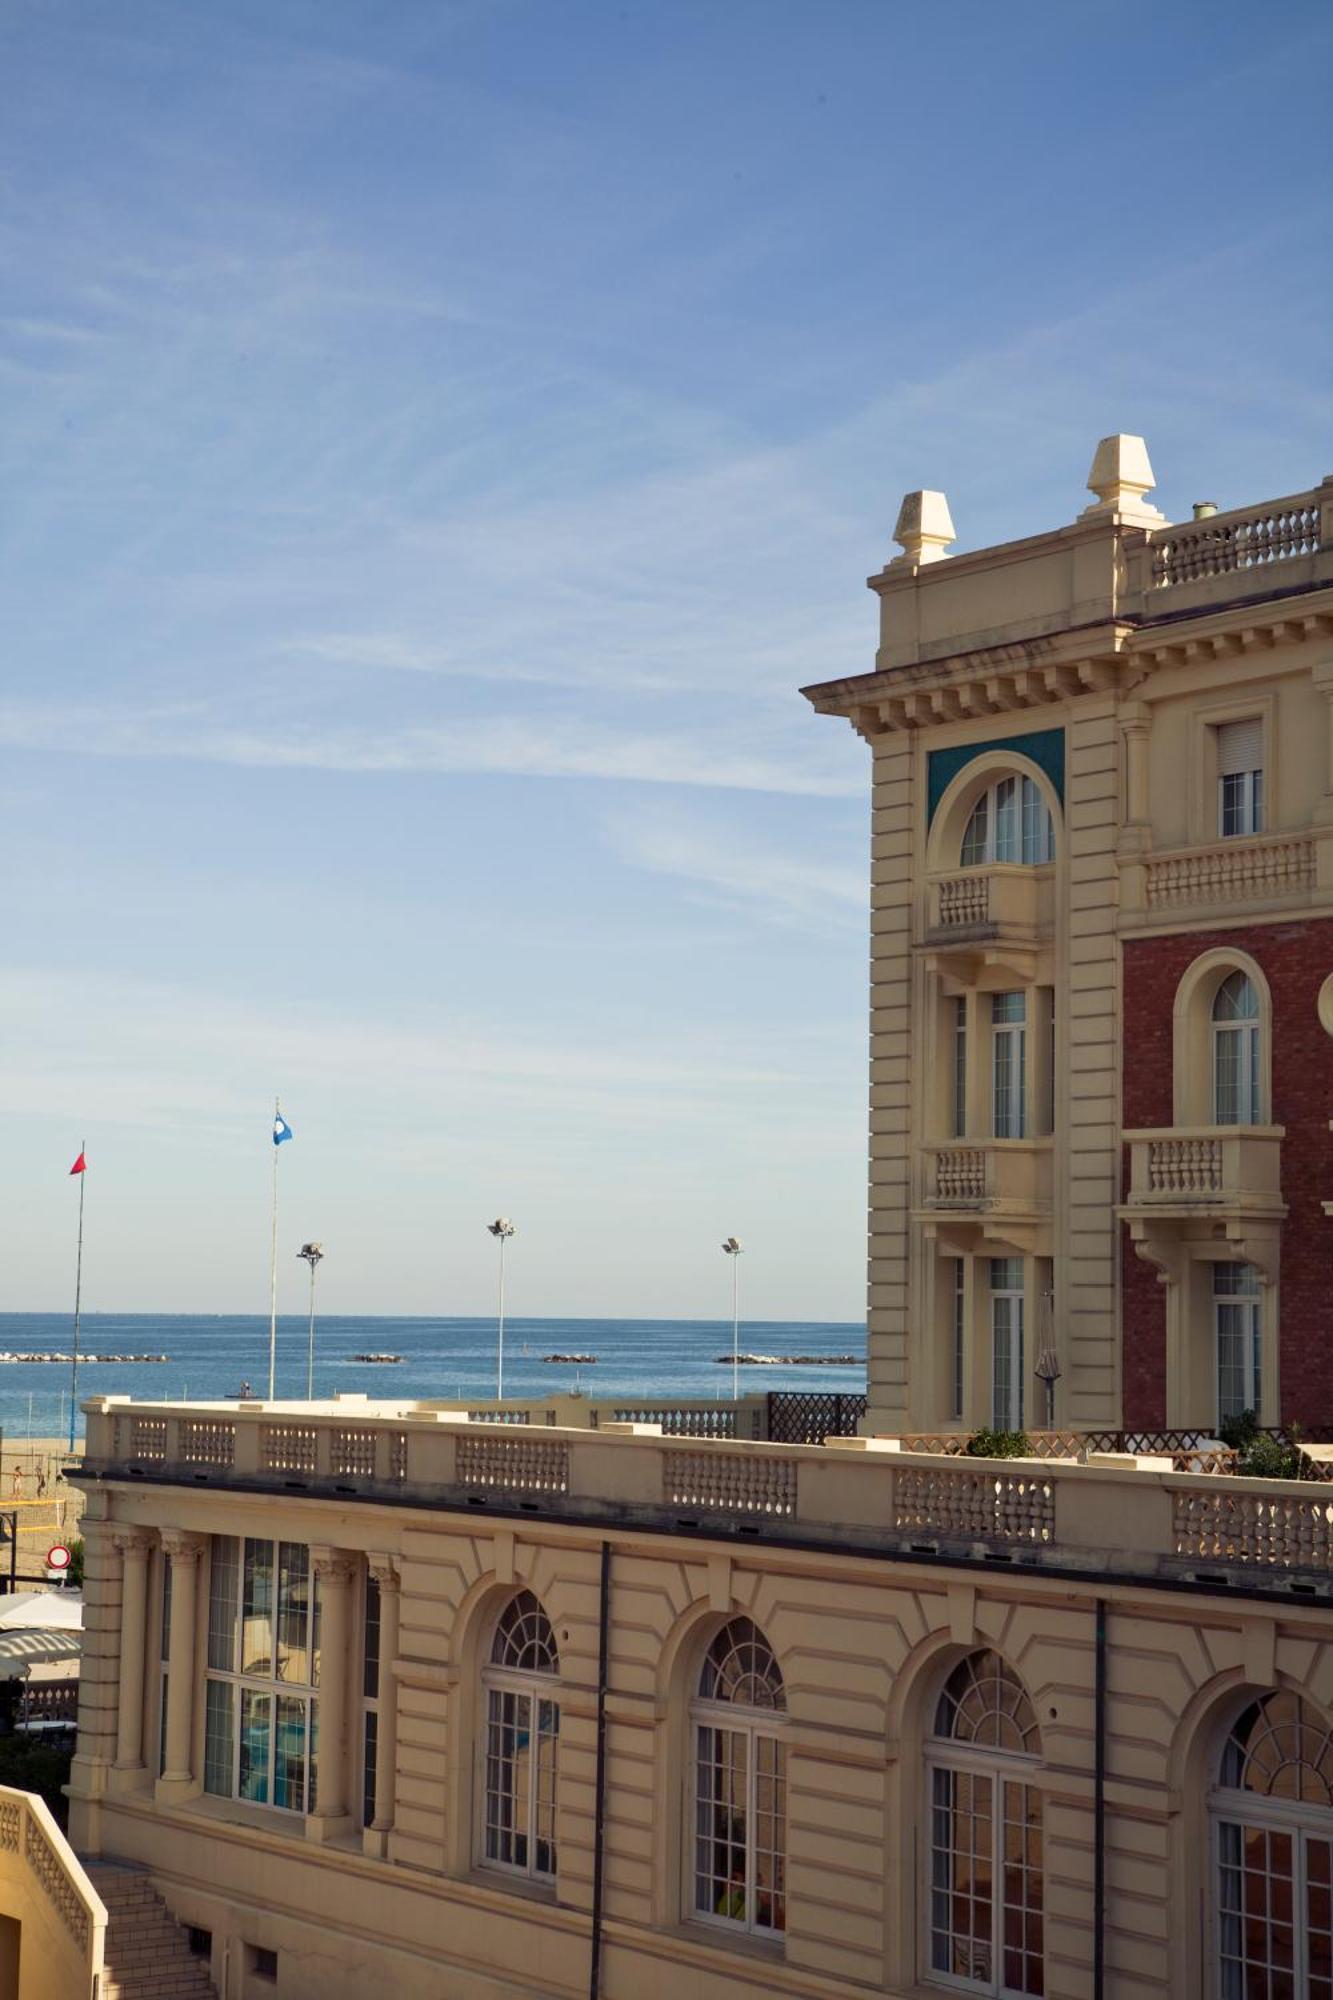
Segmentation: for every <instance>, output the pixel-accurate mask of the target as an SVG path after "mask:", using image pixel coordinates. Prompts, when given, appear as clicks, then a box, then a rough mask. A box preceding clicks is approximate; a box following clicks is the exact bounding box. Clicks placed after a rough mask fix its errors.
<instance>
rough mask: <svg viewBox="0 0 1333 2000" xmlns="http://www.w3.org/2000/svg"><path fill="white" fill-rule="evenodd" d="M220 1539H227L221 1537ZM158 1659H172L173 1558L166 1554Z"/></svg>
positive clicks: (163, 1562) (163, 1560) (163, 1564)
mask: <svg viewBox="0 0 1333 2000" xmlns="http://www.w3.org/2000/svg"><path fill="white" fill-rule="evenodd" d="M218 1539H225V1538H223V1537H219V1538H218ZM233 1546H234V1545H233ZM158 1658H159V1659H161V1660H169V1659H170V1658H171V1558H170V1556H169V1555H167V1554H166V1553H165V1552H164V1553H163V1557H162V1632H161V1648H160V1651H159V1653H158ZM209 1664H210V1665H211V1664H212V1662H211V1661H210V1662H209ZM226 1664H227V1666H230V1665H231V1661H230V1659H228V1660H227V1662H226Z"/></svg>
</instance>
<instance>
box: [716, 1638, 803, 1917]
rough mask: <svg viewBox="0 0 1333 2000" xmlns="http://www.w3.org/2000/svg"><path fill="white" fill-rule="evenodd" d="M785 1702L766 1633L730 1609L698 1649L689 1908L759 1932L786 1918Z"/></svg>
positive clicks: (779, 1675)
mask: <svg viewBox="0 0 1333 2000" xmlns="http://www.w3.org/2000/svg"><path fill="white" fill-rule="evenodd" d="M786 1707H787V1698H786V1695H785V1694H784V1692H783V1687H782V1674H781V1672H780V1670H779V1668H778V1663H777V1661H776V1660H775V1659H774V1657H773V1650H772V1648H771V1647H770V1645H769V1643H768V1641H767V1639H765V1637H764V1635H763V1633H762V1632H761V1631H760V1630H759V1628H758V1627H757V1626H756V1625H754V1624H753V1623H752V1622H751V1621H750V1619H748V1618H733V1619H731V1620H730V1621H729V1622H728V1623H727V1624H726V1625H724V1626H723V1627H722V1629H721V1631H720V1632H718V1633H717V1634H716V1635H715V1636H714V1639H713V1642H712V1644H711V1645H710V1646H709V1648H708V1651H707V1653H706V1654H705V1656H704V1663H703V1671H702V1673H701V1674H700V1676H699V1691H698V1694H697V1695H696V1697H695V1701H694V1706H693V1722H694V1773H695V1782H694V1909H695V1914H696V1915H697V1916H701V1917H708V1918H710V1919H712V1920H713V1921H715V1922H718V1923H724V1924H727V1925H729V1926H731V1927H732V1928H733V1929H736V1930H742V1931H748V1932H750V1933H752V1934H753V1935H757V1936H759V1937H778V1936H780V1935H781V1934H782V1932H783V1931H784V1930H785V1929H786V1927H787V1751H786V1746H785V1744H784V1743H783V1740H782V1737H783V1723H784V1718H785V1713H786Z"/></svg>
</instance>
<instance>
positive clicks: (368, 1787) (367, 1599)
mask: <svg viewBox="0 0 1333 2000" xmlns="http://www.w3.org/2000/svg"><path fill="white" fill-rule="evenodd" d="M372 1610H373V1612H374V1616H373V1617H372V1615H371V1613H372ZM372 1627H373V1629H374V1633H375V1652H374V1676H375V1687H374V1692H373V1693H372V1692H371V1690H370V1687H369V1686H368V1683H369V1681H370V1677H371V1651H370V1634H371V1629H372ZM383 1642H384V1600H383V1598H382V1596H381V1594H380V1587H379V1583H378V1581H377V1579H376V1578H375V1577H373V1576H372V1575H371V1573H370V1571H369V1570H366V1571H365V1572H364V1574H363V1576H362V1583H361V1646H360V1658H361V1687H360V1694H361V1729H360V1747H361V1756H360V1760H359V1765H358V1769H359V1771H360V1774H361V1789H360V1801H361V1824H362V1826H363V1827H367V1826H369V1825H370V1824H371V1821H372V1820H373V1819H374V1817H375V1771H376V1760H377V1759H378V1756H379V1750H380V1700H381V1697H382V1695H383V1692H384V1665H385V1662H384V1650H383Z"/></svg>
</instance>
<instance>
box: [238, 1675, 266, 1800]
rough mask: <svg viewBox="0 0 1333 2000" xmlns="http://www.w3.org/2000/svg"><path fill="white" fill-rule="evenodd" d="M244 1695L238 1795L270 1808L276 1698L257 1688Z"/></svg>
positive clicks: (242, 1693)
mask: <svg viewBox="0 0 1333 2000" xmlns="http://www.w3.org/2000/svg"><path fill="white" fill-rule="evenodd" d="M240 1693H241V1761H240V1777H239V1781H238V1784H237V1795H238V1797H240V1798H243V1799H253V1800H254V1801H255V1803H256V1804H257V1805H267V1804H268V1798H269V1777H268V1761H269V1749H270V1741H269V1738H270V1729H271V1723H272V1716H273V1697H272V1696H271V1695H267V1694H261V1693H259V1692H258V1691H257V1690H256V1689H254V1688H248V1687H243V1688H242V1689H241V1691H240Z"/></svg>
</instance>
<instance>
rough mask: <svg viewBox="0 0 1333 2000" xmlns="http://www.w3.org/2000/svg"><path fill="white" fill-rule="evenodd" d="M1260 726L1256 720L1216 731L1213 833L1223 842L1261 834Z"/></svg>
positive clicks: (1262, 828) (1262, 738) (1262, 817)
mask: <svg viewBox="0 0 1333 2000" xmlns="http://www.w3.org/2000/svg"><path fill="white" fill-rule="evenodd" d="M1263 743H1264V726H1263V723H1262V722H1261V721H1260V719H1259V717H1258V716H1254V717H1253V718H1251V719H1250V720H1248V721H1245V722H1224V723H1222V724H1221V726H1220V727H1219V729H1218V731H1217V830H1218V832H1219V833H1220V834H1221V836H1222V838H1223V839H1224V840H1230V839H1232V838H1233V837H1234V836H1236V835H1238V834H1246V833H1262V832H1263V830H1264V773H1263Z"/></svg>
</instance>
